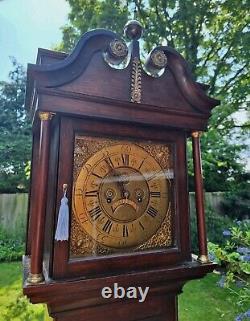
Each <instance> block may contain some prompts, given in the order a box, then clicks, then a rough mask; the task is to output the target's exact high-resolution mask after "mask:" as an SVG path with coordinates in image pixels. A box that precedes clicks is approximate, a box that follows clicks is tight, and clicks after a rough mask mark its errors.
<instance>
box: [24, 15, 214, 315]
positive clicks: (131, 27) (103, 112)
mask: <svg viewBox="0 0 250 321" xmlns="http://www.w3.org/2000/svg"><path fill="white" fill-rule="evenodd" d="M142 31H143V29H142V26H141V25H140V23H139V22H137V21H135V20H132V21H129V22H128V23H127V24H126V26H125V29H124V32H125V36H126V37H127V38H128V39H129V41H130V42H129V43H126V42H125V41H124V40H123V39H121V37H119V35H117V34H115V33H113V32H111V31H107V30H103V29H97V30H93V31H90V32H87V33H86V34H84V35H83V36H82V38H81V39H80V41H79V42H78V44H77V45H76V47H75V49H74V50H73V51H72V53H71V54H69V55H66V54H65V53H61V52H55V51H50V50H44V49H39V51H38V57H37V63H36V64H34V65H29V66H28V80H27V94H26V106H27V108H30V112H31V115H32V117H33V154H32V177H31V190H30V202H29V215H28V232H27V246H26V255H25V257H24V293H25V294H26V295H27V296H28V297H29V298H30V300H31V302H33V303H46V304H47V305H48V310H49V314H50V315H51V316H52V317H53V318H54V320H56V321H73V320H79V321H110V320H112V321H135V320H137V321H174V320H177V319H178V312H177V297H178V294H179V293H181V291H182V287H183V285H184V284H185V283H186V282H187V281H188V280H191V279H195V278H201V277H203V276H205V275H206V274H207V273H208V272H211V271H212V270H213V269H214V266H215V265H214V264H213V263H211V262H209V259H208V255H207V244H206V230H205V223H204V205H203V186H202V173H201V161H200V146H199V136H200V132H201V131H203V130H205V129H206V126H207V121H208V118H209V116H210V114H211V110H212V108H213V107H215V106H216V105H218V104H219V101H218V100H215V99H213V98H210V97H208V96H207V95H206V93H205V91H206V89H207V86H206V85H203V84H200V83H197V82H195V81H194V80H193V78H192V76H191V74H190V72H189V69H188V65H187V63H186V62H185V60H184V59H183V58H182V56H181V55H180V54H178V53H177V52H176V51H175V50H174V49H173V48H170V47H168V46H159V47H156V48H154V49H153V50H152V51H151V52H150V53H149V55H148V57H147V58H146V60H145V62H144V63H142V61H141V59H140V47H139V39H140V38H141V36H142ZM188 137H192V142H193V161H194V170H195V192H196V193H195V194H196V209H197V222H198V224H197V229H198V239H199V255H198V256H197V258H194V257H193V256H192V255H191V249H190V235H189V234H190V230H189V224H190V219H189V210H188V208H189V205H188V189H187V160H186V142H187V138H188Z"/></svg>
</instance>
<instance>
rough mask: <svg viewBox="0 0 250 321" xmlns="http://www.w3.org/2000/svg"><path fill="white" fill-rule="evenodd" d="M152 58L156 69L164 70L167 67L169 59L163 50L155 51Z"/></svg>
mask: <svg viewBox="0 0 250 321" xmlns="http://www.w3.org/2000/svg"><path fill="white" fill-rule="evenodd" d="M150 58H151V61H152V64H153V66H154V67H155V68H159V69H162V68H165V67H166V65H167V57H166V55H165V53H164V52H163V51H162V50H155V51H154V52H153V53H152V55H151V57H150Z"/></svg>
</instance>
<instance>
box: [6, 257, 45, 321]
mask: <svg viewBox="0 0 250 321" xmlns="http://www.w3.org/2000/svg"><path fill="white" fill-rule="evenodd" d="M0 306H1V309H0V320H1V321H8V320H11V321H28V320H30V321H42V320H44V318H43V315H44V306H43V305H41V304H36V305H32V304H30V303H29V301H28V300H27V299H26V298H25V297H24V296H23V295H22V264H21V262H12V263H1V264H0Z"/></svg>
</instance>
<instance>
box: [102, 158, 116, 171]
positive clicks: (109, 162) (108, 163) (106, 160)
mask: <svg viewBox="0 0 250 321" xmlns="http://www.w3.org/2000/svg"><path fill="white" fill-rule="evenodd" d="M104 161H105V162H106V164H107V165H108V167H110V168H111V169H113V168H114V164H113V162H112V160H111V158H110V157H108V158H105V159H104Z"/></svg>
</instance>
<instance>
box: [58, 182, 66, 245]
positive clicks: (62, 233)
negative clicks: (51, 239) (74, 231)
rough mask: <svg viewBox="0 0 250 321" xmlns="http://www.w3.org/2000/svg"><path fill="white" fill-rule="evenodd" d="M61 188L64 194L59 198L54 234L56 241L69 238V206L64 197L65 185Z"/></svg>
mask: <svg viewBox="0 0 250 321" xmlns="http://www.w3.org/2000/svg"><path fill="white" fill-rule="evenodd" d="M65 185H66V184H65ZM63 189H64V194H63V198H62V199H61V205H60V209H59V214H58V220H57V227H56V234H55V240H56V241H68V239H69V206H68V199H67V197H66V192H67V187H65V186H64V188H63Z"/></svg>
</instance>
